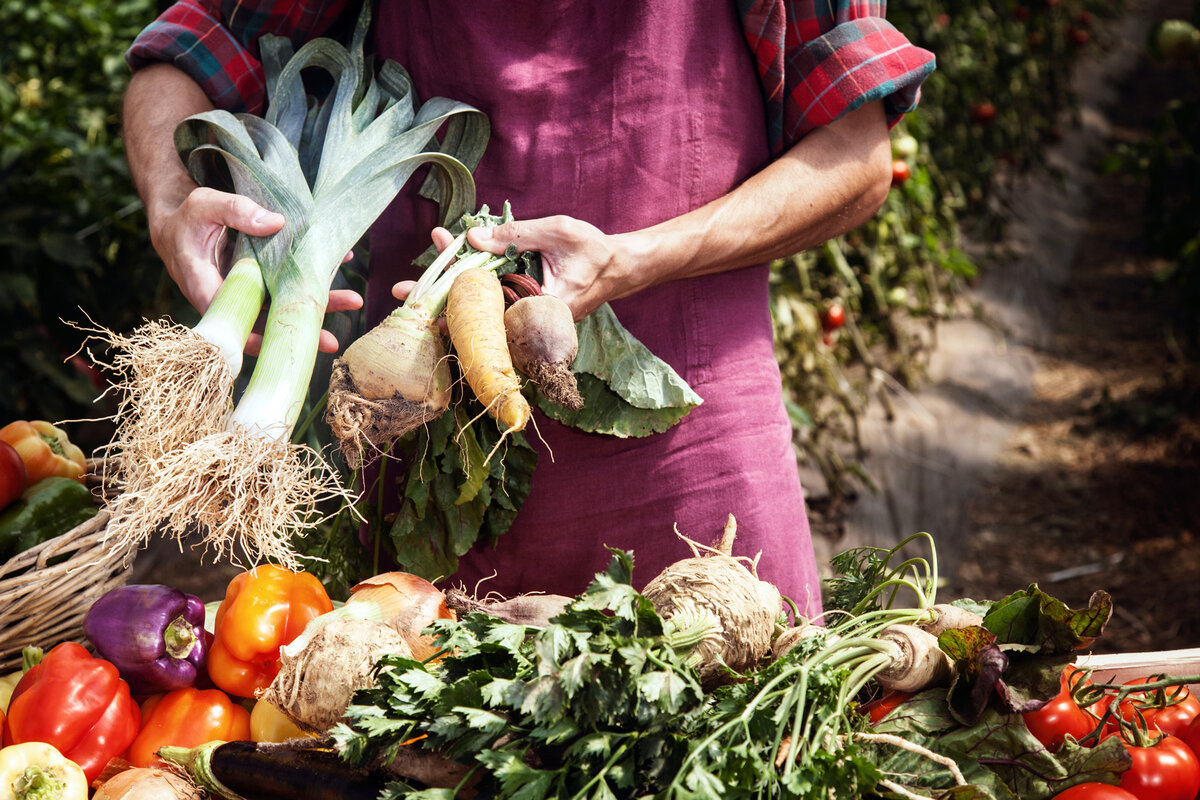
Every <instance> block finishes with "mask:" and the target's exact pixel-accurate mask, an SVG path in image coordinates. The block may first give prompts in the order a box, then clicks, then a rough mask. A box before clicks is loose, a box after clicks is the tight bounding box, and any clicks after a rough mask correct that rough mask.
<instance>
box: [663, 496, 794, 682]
mask: <svg viewBox="0 0 1200 800" xmlns="http://www.w3.org/2000/svg"><path fill="white" fill-rule="evenodd" d="M676 535H678V536H679V537H680V538H681V539H683V540H684V541H685V542H687V543H688V546H689V547H691V549H692V553H693V557H692V558H687V559H684V560H682V561H677V562H675V563H674V564H672V565H671V566H669V567H667V568H666V569H664V570H663V571H662V572H661V573H659V574H658V576H657V577H655V578H654V580H652V581H650V583H648V584H646V588H645V589H643V590H642V594H644V595H645V596H646V597H647V598H648V599H649V600H650V602H651V603H652V604H653V605H654V608H655V610H656V611H657V612H658V613H659V615H660V616H661V617H662V618H663V619H664V620H670V621H672V622H674V623H675V624H676V625H677V626H689V625H692V624H695V623H696V622H697V621H699V620H707V621H708V624H709V626H710V629H709V635H708V636H706V637H705V638H704V640H703V641H702V642H700V644H698V645H697V646H696V647H695V648H694V649H693V650H692V653H691V655H690V658H691V660H692V661H693V663H695V664H696V669H697V672H698V673H699V675H700V681H701V684H702V685H704V686H705V687H706V688H708V687H712V686H716V685H720V684H722V683H727V682H729V680H731V679H732V678H733V676H732V675H730V673H729V672H728V670H733V671H734V672H742V671H745V670H746V669H749V668H751V667H753V666H755V665H756V664H758V663H759V661H761V660H762V658H763V657H764V656H766V655H767V654H768V653H770V651H771V638H772V636H773V634H774V632H775V626H776V624H777V622H778V620H779V616H780V614H781V613H782V610H783V600H782V598H781V597H780V594H779V590H778V589H776V588H775V587H774V586H773V585H771V584H770V583H768V582H766V581H762V580H759V579H758V576H757V574H756V572H755V570H756V567H757V558H755V559H753V560H752V559H747V558H744V557H739V558H735V557H734V556H733V555H732V551H733V542H734V539H735V538H736V536H737V522H736V521H735V520H734V518H733V515H732V514H730V515H729V520H728V522H727V523H726V525H725V531H724V533H723V535H722V536H721V541H720V544H719V545H718V546H717V547H716V548H704V547H702V546H701V545H697V544H696V543H695V542H693V541H691V540H689V539H687V538H686V537H685V536H683V535H682V534H680V533H679V532H678V531H676ZM701 550H704V551H706V552H703V553H702V552H701ZM747 562H748V563H747Z"/></svg>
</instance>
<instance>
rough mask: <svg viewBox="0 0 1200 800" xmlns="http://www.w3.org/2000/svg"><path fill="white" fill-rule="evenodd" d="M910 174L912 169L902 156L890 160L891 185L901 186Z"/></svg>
mask: <svg viewBox="0 0 1200 800" xmlns="http://www.w3.org/2000/svg"><path fill="white" fill-rule="evenodd" d="M911 176H912V170H911V169H909V167H908V162H907V161H905V160H904V159H903V158H897V159H896V160H895V161H893V162H892V186H903V185H904V184H905V182H906V181H907V180H908V179H909V178H910V177H911Z"/></svg>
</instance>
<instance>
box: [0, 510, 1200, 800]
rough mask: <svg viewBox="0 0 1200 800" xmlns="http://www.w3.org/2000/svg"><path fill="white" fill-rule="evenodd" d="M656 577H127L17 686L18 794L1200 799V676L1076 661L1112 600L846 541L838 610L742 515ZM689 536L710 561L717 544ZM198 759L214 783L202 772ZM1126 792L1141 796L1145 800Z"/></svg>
mask: <svg viewBox="0 0 1200 800" xmlns="http://www.w3.org/2000/svg"><path fill="white" fill-rule="evenodd" d="M677 533H678V535H679V538H680V540H681V545H680V546H681V555H683V556H684V557H683V558H681V560H680V561H679V562H677V563H676V564H674V565H672V566H670V567H668V568H667V569H665V570H664V571H663V572H662V573H660V574H659V575H657V576H655V577H654V578H653V579H652V580H650V581H648V582H646V583H645V585H644V587H643V588H642V589H640V590H639V589H636V588H635V587H634V584H633V564H634V556H633V554H632V553H629V552H625V551H619V550H613V551H611V555H612V558H611V562H610V564H609V566H608V568H607V569H606V570H605V571H604V572H602V573H600V574H598V575H596V577H595V580H594V581H593V582H592V583H591V584H590V585H589V586H587V587H584V588H583V590H582V591H581V593H580V594H578V595H577V596H574V597H559V596H540V595H530V596H522V597H516V598H508V599H496V598H485V599H480V600H477V599H474V598H471V597H469V596H467V595H465V594H463V593H462V592H461V591H447V592H443V591H441V590H439V589H438V588H437V587H435V586H434V585H433V584H431V583H430V582H429V581H427V580H425V579H423V578H421V577H419V576H415V575H412V574H411V573H404V572H389V573H383V574H380V575H377V576H375V577H373V578H371V579H369V580H366V581H363V582H361V583H359V584H357V585H355V586H354V587H353V589H352V590H351V591H350V592H349V593H348V594H347V595H346V596H345V597H344V599H341V600H338V601H336V602H335V601H334V600H333V599H332V598H331V597H330V595H329V594H328V592H327V591H326V589H325V588H324V586H323V585H322V584H321V582H320V581H318V580H317V579H316V578H315V577H314V576H313V575H312V574H310V573H306V572H302V571H293V570H289V569H286V568H284V567H281V566H276V565H266V564H264V565H260V566H258V567H256V568H254V569H252V570H247V571H244V572H242V573H240V574H238V575H237V576H235V577H234V578H233V579H232V580H231V581H230V583H229V585H228V587H227V589H226V592H225V595H224V598H223V599H222V600H221V601H220V602H219V603H211V604H208V607H207V608H206V607H205V604H203V603H201V602H200V601H199V599H198V598H196V597H193V596H189V595H187V594H185V593H183V592H180V591H178V590H177V589H174V588H172V587H169V586H164V585H127V586H123V587H119V588H117V589H113V590H111V591H109V592H107V593H106V594H105V595H103V596H102V597H101V598H100V599H99V600H97V601H96V602H95V603H94V604H93V605H92V607H91V609H90V611H89V613H88V615H87V617H86V620H85V622H84V625H83V633H84V634H85V635H86V641H87V647H84V646H81V645H80V644H78V643H75V642H60V643H54V642H47V643H46V644H47V645H48V646H50V647H49V649H48V650H47V651H46V652H44V653H43V652H42V651H41V650H39V649H38V648H34V647H30V648H27V649H26V652H25V664H24V665H23V668H22V669H21V670H19V671H17V672H16V673H14V674H12V675H10V676H7V677H6V678H4V679H3V680H0V690H3V691H0V709H2V711H0V719H2V727H0V730H2V737H3V738H2V740H0V745H2V749H0V775H3V776H6V780H7V781H8V782H7V783H0V797H8V796H10V795H7V794H4V792H6V791H8V790H9V789H10V788H11V790H12V794H11V796H13V797H20V798H33V797H37V798H39V800H40V799H41V798H51V799H52V800H58V798H71V797H86V796H87V794H88V791H89V786H90V787H91V788H92V789H95V792H96V796H97V797H104V798H138V797H142V796H146V797H167V798H189V800H197V798H203V797H223V798H238V797H240V798H244V799H245V800H252V799H253V798H258V797H263V798H277V797H278V798H282V797H289V798H306V797H313V798H316V797H329V796H341V797H351V798H377V797H411V798H427V799H428V798H450V797H456V796H457V797H497V798H506V797H511V798H531V799H536V798H551V797H612V798H635V797H636V798H641V797H656V798H694V797H732V798H738V797H746V798H750V797H797V798H826V797H830V796H836V797H850V796H856V797H857V796H881V797H900V798H914V797H923V798H955V799H957V798H979V799H980V800H1012V799H1013V798H1023V799H1024V798H1030V799H1032V800H1042V799H1043V798H1044V799H1045V800H1049V799H1050V798H1055V797H1066V798H1072V797H1075V798H1086V797H1116V798H1122V797H1135V798H1142V800H1150V798H1158V799H1159V800H1164V799H1165V800H1171V798H1180V800H1190V799H1191V798H1194V797H1195V796H1196V794H1197V792H1198V791H1200V760H1197V756H1196V750H1197V749H1200V700H1197V699H1196V698H1195V697H1194V696H1193V695H1192V694H1191V693H1190V691H1189V688H1188V686H1189V684H1194V683H1196V682H1200V676H1169V675H1154V674H1148V675H1145V676H1142V677H1139V678H1137V679H1134V680H1131V681H1125V682H1120V683H1118V682H1114V681H1112V680H1105V678H1104V676H1103V675H1100V674H1096V673H1093V672H1090V671H1088V670H1086V669H1082V668H1080V667H1078V666H1076V664H1075V662H1076V660H1077V658H1078V655H1079V653H1080V652H1081V651H1086V650H1087V648H1088V647H1089V646H1090V645H1091V644H1092V642H1094V641H1095V639H1096V638H1097V637H1098V636H1100V635H1102V632H1103V628H1104V626H1105V624H1106V622H1107V620H1108V618H1109V616H1110V615H1111V613H1112V602H1111V599H1110V598H1109V597H1108V596H1107V595H1106V594H1105V593H1104V592H1097V593H1096V594H1095V595H1094V596H1093V598H1092V600H1091V601H1090V602H1089V604H1088V605H1087V606H1086V607H1084V608H1078V609H1073V608H1069V607H1067V606H1064V605H1063V604H1062V603H1060V602H1058V601H1056V600H1055V599H1054V598H1052V597H1049V596H1048V595H1046V594H1045V593H1043V592H1042V591H1041V590H1040V589H1038V587H1036V586H1030V587H1027V588H1025V589H1022V590H1020V591H1017V592H1014V593H1012V594H1011V595H1009V596H1008V597H1005V598H1002V599H1000V600H998V601H994V602H992V601H979V602H977V601H970V600H959V601H956V602H954V603H952V604H938V603H937V602H936V596H935V589H936V586H937V584H938V576H937V566H936V557H933V558H930V559H929V560H928V561H927V560H926V559H924V558H920V557H917V556H913V555H909V552H910V551H912V550H914V549H916V548H917V547H920V546H922V545H924V546H928V547H929V548H930V554H931V555H934V556H935V554H934V553H933V551H932V542H931V541H930V540H929V538H928V536H926V535H923V534H922V535H918V536H914V537H912V538H911V539H909V540H907V541H905V542H902V543H901V544H899V545H897V546H896V547H895V548H893V549H890V550H884V549H881V548H856V549H854V550H850V551H847V552H846V553H843V554H841V555H839V556H838V557H836V558H835V559H834V561H833V566H834V567H835V569H836V572H837V574H836V576H835V577H833V578H832V579H830V580H829V581H828V582H827V584H826V586H825V587H824V589H825V591H824V596H825V612H824V616H823V618H822V619H821V620H807V619H803V618H798V617H795V616H794V612H793V608H794V606H793V605H792V604H791V602H790V600H789V598H786V597H781V596H780V594H779V592H778V590H777V589H776V588H775V587H774V586H771V585H770V584H769V583H766V582H764V581H762V580H760V579H758V578H757V577H756V576H755V574H754V572H755V568H756V566H757V563H756V559H755V558H754V557H748V556H744V555H735V550H736V533H737V531H736V521H735V520H734V519H733V518H732V517H731V518H730V519H729V520H728V521H727V522H726V525H725V528H724V530H723V532H722V533H721V535H720V536H719V537H718V540H717V541H715V542H713V544H712V545H705V544H702V543H700V542H698V541H695V540H692V539H690V538H688V537H686V536H684V535H683V533H682V532H677ZM689 551H690V553H689ZM185 773H186V775H187V777H186V778H185V777H184V774H185ZM1122 792H1124V793H1125V794H1121V793H1122Z"/></svg>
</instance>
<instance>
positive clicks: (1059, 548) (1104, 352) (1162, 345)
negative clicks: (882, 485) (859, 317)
mask: <svg viewBox="0 0 1200 800" xmlns="http://www.w3.org/2000/svg"><path fill="white" fill-rule="evenodd" d="M1152 76H1153V71H1152V70H1148V71H1147V72H1141V73H1140V74H1139V75H1138V76H1137V78H1136V79H1134V80H1131V81H1130V82H1129V84H1128V85H1127V86H1126V87H1124V88H1125V90H1124V91H1123V92H1122V95H1123V97H1122V108H1124V109H1125V110H1126V111H1127V112H1129V116H1127V117H1125V118H1124V119H1123V120H1122V121H1121V123H1120V125H1118V126H1117V127H1116V128H1114V134H1115V135H1116V137H1117V138H1118V139H1134V138H1137V137H1141V136H1144V135H1146V131H1147V126H1148V125H1149V124H1150V122H1151V121H1152V119H1153V114H1154V113H1155V112H1156V111H1157V109H1158V108H1161V106H1159V105H1158V104H1157V103H1155V102H1154V100H1158V99H1161V97H1160V96H1159V95H1160V93H1159V92H1155V91H1151V90H1150V89H1151V87H1150V86H1148V85H1147V83H1148V79H1151V78H1152ZM1144 191H1145V190H1144V188H1143V187H1142V186H1140V185H1139V184H1138V183H1137V182H1136V181H1134V180H1132V179H1131V178H1130V177H1129V176H1128V175H1126V174H1123V173H1115V174H1111V175H1104V176H1101V177H1099V178H1098V179H1097V181H1096V183H1095V184H1094V187H1093V195H1092V197H1093V201H1092V204H1091V211H1090V214H1089V215H1088V219H1087V220H1086V228H1085V231H1084V240H1083V242H1084V244H1083V246H1082V247H1081V248H1080V250H1079V253H1078V256H1077V257H1076V259H1075V262H1074V263H1073V264H1072V267H1071V274H1070V279H1069V282H1068V283H1067V284H1066V286H1065V287H1064V289H1063V290H1062V292H1061V297H1060V298H1059V299H1060V309H1061V316H1060V317H1059V319H1058V321H1057V326H1056V327H1055V329H1054V330H1053V332H1052V334H1051V336H1050V337H1049V340H1048V341H1047V343H1046V344H1045V345H1044V346H1043V347H1041V348H1039V352H1038V364H1037V367H1036V370H1035V372H1034V378H1033V380H1034V395H1033V399H1032V402H1031V403H1030V405H1029V406H1028V409H1027V411H1026V415H1025V419H1024V420H1023V422H1022V423H1021V424H1020V425H1019V426H1018V427H1017V428H1016V429H1015V430H1014V432H1013V433H1012V435H1011V437H1010V439H1009V441H1008V443H1007V445H1006V446H1005V448H1004V450H1003V452H1002V454H1001V457H1000V458H999V461H998V463H997V465H996V469H995V471H994V473H993V474H992V475H990V476H988V477H987V478H986V479H985V481H984V483H983V486H982V488H981V491H980V492H979V494H978V495H977V496H976V497H975V498H974V499H973V500H972V501H971V502H969V504H968V509H967V511H968V516H969V520H970V525H971V529H972V537H971V542H970V546H969V549H968V555H967V558H966V559H965V560H964V562H963V564H962V565H961V567H960V569H959V570H958V575H957V581H956V585H953V586H951V587H948V591H949V592H950V593H952V594H959V595H962V596H974V597H988V598H995V597H999V596H1003V594H1004V593H1005V592H1007V591H1011V590H1013V589H1015V588H1019V587H1021V586H1022V585H1024V584H1028V583H1031V582H1037V583H1039V584H1040V585H1041V587H1042V588H1043V589H1044V590H1046V591H1047V592H1049V593H1050V594H1052V595H1054V596H1055V597H1058V598H1059V599H1061V600H1063V601H1065V602H1067V603H1068V604H1071V605H1077V604H1082V603H1085V602H1086V600H1087V598H1088V596H1089V595H1090V594H1091V593H1092V591H1094V590H1096V589H1104V590H1106V591H1108V592H1109V593H1110V594H1111V595H1112V596H1113V599H1114V601H1115V605H1116V613H1115V615H1114V618H1113V620H1112V621H1111V622H1110V624H1109V627H1108V629H1107V631H1106V633H1105V636H1104V638H1103V639H1102V640H1101V642H1100V643H1098V649H1099V647H1103V648H1104V649H1107V650H1110V651H1115V652H1132V651H1145V650H1164V649H1174V648H1183V647H1195V646H1198V645H1200V580H1198V579H1200V548H1198V547H1197V538H1198V537H1200V381H1197V371H1196V365H1195V364H1194V363H1193V364H1191V365H1190V368H1189V365H1187V364H1186V363H1184V362H1183V361H1181V360H1180V358H1179V357H1178V356H1177V352H1178V351H1177V350H1175V349H1174V348H1172V346H1171V345H1170V342H1169V340H1168V335H1167V331H1166V330H1165V329H1164V327H1163V320H1164V314H1163V299H1162V298H1160V297H1158V296H1157V295H1156V279H1155V275H1156V272H1157V271H1159V270H1160V269H1161V268H1162V266H1163V265H1162V264H1161V263H1160V262H1158V261H1156V260H1155V259H1153V258H1150V257H1148V256H1147V255H1146V252H1147V248H1146V246H1145V244H1144V242H1143V241H1142V238H1141V226H1140V224H1139V222H1140V220H1141V219H1142V215H1141V213H1140V212H1141V207H1142V204H1143V202H1144Z"/></svg>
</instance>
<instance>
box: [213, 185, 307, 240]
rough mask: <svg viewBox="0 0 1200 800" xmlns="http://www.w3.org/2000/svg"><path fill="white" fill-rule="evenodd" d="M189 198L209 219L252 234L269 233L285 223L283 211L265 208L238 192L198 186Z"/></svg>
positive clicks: (263, 234)
mask: <svg viewBox="0 0 1200 800" xmlns="http://www.w3.org/2000/svg"><path fill="white" fill-rule="evenodd" d="M192 198H193V199H194V200H195V202H196V203H197V204H198V205H199V206H200V210H201V213H203V214H204V215H205V216H207V217H208V218H209V219H212V220H213V221H215V222H219V223H220V224H222V225H224V226H225V227H227V228H233V229H234V230H238V231H242V232H243V233H248V234H250V235H251V236H269V235H271V234H272V233H276V232H278V231H279V229H280V228H282V227H283V224H284V222H285V220H284V217H283V214H277V213H275V212H274V211H268V210H267V209H265V208H263V207H262V206H260V205H259V204H258V203H255V202H254V201H253V200H251V199H250V198H249V197H245V196H243V195H240V194H229V193H228V192H218V191H216V190H215V189H208V188H206V187H201V188H199V189H197V190H195V191H194V192H192Z"/></svg>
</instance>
